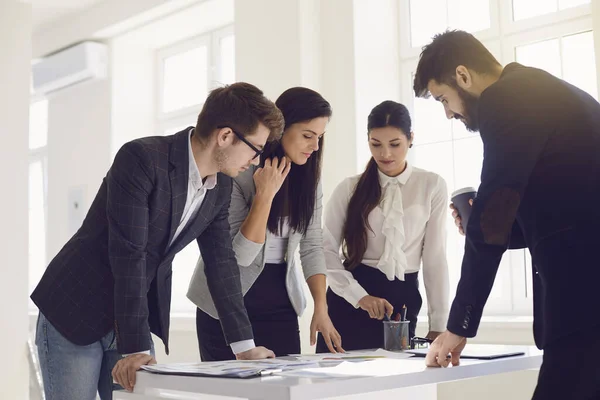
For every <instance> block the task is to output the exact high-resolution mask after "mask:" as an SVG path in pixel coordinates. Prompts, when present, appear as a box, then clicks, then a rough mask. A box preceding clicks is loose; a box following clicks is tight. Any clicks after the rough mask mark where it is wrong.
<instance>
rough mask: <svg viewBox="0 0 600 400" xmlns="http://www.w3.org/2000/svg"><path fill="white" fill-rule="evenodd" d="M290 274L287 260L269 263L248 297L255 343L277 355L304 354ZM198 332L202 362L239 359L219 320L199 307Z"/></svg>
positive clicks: (247, 305)
mask: <svg viewBox="0 0 600 400" xmlns="http://www.w3.org/2000/svg"><path fill="white" fill-rule="evenodd" d="M286 273H287V264H285V263H284V264H265V268H264V269H263V271H262V273H261V274H260V275H259V276H258V278H257V279H256V281H255V282H254V284H253V285H252V287H251V288H250V290H249V291H248V292H247V293H246V295H245V296H244V304H245V305H246V309H247V310H248V316H249V317H250V322H251V323H252V331H253V332H254V342H255V344H256V345H257V346H265V347H266V348H268V349H270V350H273V352H274V353H275V355H276V356H284V355H287V354H298V353H300V329H299V327H298V315H297V314H296V311H295V310H294V308H293V306H292V303H291V302H290V298H289V296H288V292H287V289H286V286H285V278H286ZM196 333H197V335H198V345H199V347H200V357H201V359H202V361H223V360H233V359H235V355H234V354H233V352H232V351H231V348H230V347H229V346H228V345H227V343H226V342H225V337H224V336H223V331H222V329H221V323H220V322H219V320H217V319H214V318H212V317H211V316H210V315H208V314H206V313H205V312H203V311H202V310H200V309H197V310H196Z"/></svg>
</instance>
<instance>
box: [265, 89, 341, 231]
mask: <svg viewBox="0 0 600 400" xmlns="http://www.w3.org/2000/svg"><path fill="white" fill-rule="evenodd" d="M275 104H276V105H277V107H279V109H280V110H281V112H282V113H283V116H284V118H285V129H287V128H289V127H290V126H292V125H294V124H296V123H299V122H306V121H310V120H313V119H315V118H321V117H327V118H331V114H332V110H331V105H330V104H329V102H328V101H327V100H325V99H324V98H323V96H321V95H320V94H319V93H318V92H315V91H314V90H312V89H308V88H305V87H293V88H290V89H288V90H286V91H285V92H283V93H282V94H281V96H279V98H277V101H276V102H275ZM284 155H285V152H284V150H283V146H282V145H281V142H280V141H278V142H272V143H268V144H267V145H266V146H265V152H264V156H263V159H264V158H273V157H279V158H281V157H283V156H284ZM322 161H323V137H321V138H320V139H319V150H317V151H315V152H314V154H313V155H312V156H311V157H310V158H309V159H308V161H307V162H306V164H304V165H294V166H292V169H291V170H290V173H289V174H288V176H287V178H286V180H285V181H284V183H283V185H282V186H281V189H279V191H278V192H277V194H276V195H275V198H274V199H273V204H272V205H271V212H270V214H269V219H268V221H267V228H268V229H269V231H271V232H273V233H280V232H281V229H282V228H283V223H284V219H283V217H285V216H286V215H287V216H288V217H289V218H288V224H289V226H290V227H291V228H292V229H293V230H295V231H296V232H300V233H302V234H304V233H306V230H307V229H308V225H309V224H310V221H311V219H312V217H313V214H314V209H315V200H316V192H317V185H318V183H319V180H320V178H321V164H322Z"/></svg>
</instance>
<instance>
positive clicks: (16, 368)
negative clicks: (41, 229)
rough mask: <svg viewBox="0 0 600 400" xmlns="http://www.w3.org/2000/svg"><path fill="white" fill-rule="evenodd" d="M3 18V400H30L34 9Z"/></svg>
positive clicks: (15, 8)
mask: <svg viewBox="0 0 600 400" xmlns="http://www.w3.org/2000/svg"><path fill="white" fill-rule="evenodd" d="M1 8H2V12H1V13H0V48H1V49H2V53H1V54H2V55H1V56H0V57H1V58H0V87H1V88H2V90H1V91H0V133H1V137H2V146H0V159H1V160H2V162H3V165H2V168H0V182H2V186H3V189H2V193H3V196H0V209H1V210H2V211H3V216H2V230H1V231H0V250H1V252H2V258H3V259H2V264H1V265H2V267H1V268H2V275H3V277H2V279H0V319H1V320H2V328H1V329H0V343H2V348H3V350H2V362H1V363H0V398H2V399H28V398H29V396H28V384H29V364H28V348H27V335H28V320H27V292H28V286H27V277H28V272H27V271H28V269H27V266H28V264H27V257H28V255H27V240H28V239H27V233H28V229H27V225H28V224H27V222H28V217H27V182H28V179H27V174H28V166H27V159H28V137H29V135H28V125H29V120H28V117H29V79H30V73H29V71H30V68H29V65H30V60H31V34H30V31H31V5H30V4H24V3H20V2H18V1H14V0H9V1H8V2H7V1H4V2H3V3H2V7H1Z"/></svg>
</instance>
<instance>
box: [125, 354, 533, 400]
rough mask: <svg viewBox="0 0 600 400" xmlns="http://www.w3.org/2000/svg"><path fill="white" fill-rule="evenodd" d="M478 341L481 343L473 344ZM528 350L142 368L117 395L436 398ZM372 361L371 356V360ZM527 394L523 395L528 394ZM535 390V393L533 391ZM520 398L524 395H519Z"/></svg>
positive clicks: (508, 368) (157, 398) (523, 366)
mask: <svg viewBox="0 0 600 400" xmlns="http://www.w3.org/2000/svg"><path fill="white" fill-rule="evenodd" d="M471 346H477V345H471ZM505 348H506V349H508V350H511V351H523V352H525V355H523V356H517V357H510V358H502V359H497V360H490V361H482V360H461V365H460V366H459V367H450V368H445V369H441V368H427V367H425V363H424V359H423V358H418V357H413V358H409V359H403V360H393V362H394V363H395V364H394V368H393V371H394V372H393V375H389V376H350V377H348V376H344V377H327V378H316V377H314V378H312V377H294V376H285V374H283V375H282V376H268V377H262V378H251V379H226V378H199V377H186V376H173V375H157V374H151V373H148V372H143V371H140V372H138V373H137V383H136V386H135V389H134V392H133V393H128V392H124V391H120V392H115V393H114V399H115V400H142V399H143V400H166V399H172V400H174V399H177V400H231V399H246V400H313V399H333V398H336V399H337V398H339V399H340V400H342V399H343V400H350V399H358V398H360V399H370V398H372V399H375V398H376V399H378V400H383V399H392V398H393V399H398V398H400V397H398V396H399V395H403V396H405V397H403V398H418V399H420V400H435V399H437V391H436V386H437V384H440V383H444V382H450V381H457V380H461V379H469V378H477V377H484V376H489V375H494V374H502V373H508V372H515V371H524V370H530V369H536V368H539V367H540V365H541V363H542V352H541V351H539V350H538V349H536V348H535V347H529V346H505ZM369 362H372V361H369ZM526 395H527V394H524V397H522V398H526V397H525V396H526ZM529 395H530V393H529ZM520 398H521V397H520Z"/></svg>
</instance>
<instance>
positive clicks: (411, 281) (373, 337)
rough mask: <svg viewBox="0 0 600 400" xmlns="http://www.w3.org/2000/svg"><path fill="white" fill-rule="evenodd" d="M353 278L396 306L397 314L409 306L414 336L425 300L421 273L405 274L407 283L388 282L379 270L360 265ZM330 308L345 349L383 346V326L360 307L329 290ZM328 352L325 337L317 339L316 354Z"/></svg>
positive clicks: (368, 290) (407, 311) (410, 331)
mask: <svg viewBox="0 0 600 400" xmlns="http://www.w3.org/2000/svg"><path fill="white" fill-rule="evenodd" d="M352 275H353V276H354V279H356V280H357V281H358V283H360V285H361V286H362V287H364V288H365V290H366V291H367V292H368V293H369V294H370V295H371V296H375V297H381V298H384V299H386V300H387V301H389V302H390V303H391V304H392V306H393V307H394V315H395V314H396V313H398V312H401V311H402V306H403V305H405V304H406V308H407V310H406V319H408V320H409V321H410V324H409V335H410V337H411V338H412V337H413V336H414V335H415V328H416V326H417V315H418V314H419V311H420V310H421V304H422V303H423V300H422V298H421V294H420V293H419V279H418V278H419V274H418V272H417V273H413V274H406V275H405V277H404V281H401V280H398V279H397V278H396V279H394V280H393V281H389V280H388V279H387V278H386V276H385V275H384V274H383V273H382V272H381V271H380V270H379V269H377V268H372V267H369V266H366V265H359V266H358V267H356V269H354V271H352ZM327 306H328V308H329V317H330V318H331V322H333V325H334V326H335V328H336V329H337V331H338V332H339V334H340V335H341V337H342V347H343V348H344V350H363V349H375V348H382V347H383V324H382V322H381V321H379V320H376V319H372V318H370V317H369V313H367V312H366V311H364V310H363V309H361V308H354V306H352V305H351V304H350V303H348V302H347V301H346V300H345V299H344V298H343V297H340V296H338V295H337V294H335V293H334V292H333V291H332V290H331V289H328V290H327ZM327 352H329V349H328V348H327V345H326V344H325V341H324V340H323V338H322V336H320V335H319V338H318V339H317V353H327Z"/></svg>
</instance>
